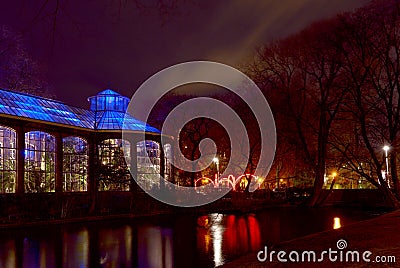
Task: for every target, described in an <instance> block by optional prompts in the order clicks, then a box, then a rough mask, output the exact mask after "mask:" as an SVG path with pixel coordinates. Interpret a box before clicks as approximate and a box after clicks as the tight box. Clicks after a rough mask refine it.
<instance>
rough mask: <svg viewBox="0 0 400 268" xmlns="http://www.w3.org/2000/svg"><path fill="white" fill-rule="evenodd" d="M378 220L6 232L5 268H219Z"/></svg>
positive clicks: (209, 218) (216, 219) (176, 222)
mask: <svg viewBox="0 0 400 268" xmlns="http://www.w3.org/2000/svg"><path fill="white" fill-rule="evenodd" d="M377 215H378V213H374V212H363V211H356V210H345V209H334V208H320V209H309V208H291V207H285V208H271V209H267V210H265V211H263V212H258V213H255V214H239V215H233V214H217V213H214V214H208V215H202V216H189V215H174V216H157V217H147V218H142V219H130V220H126V219H125V220H112V221H101V222H98V221H97V222H85V223H79V224H65V225H51V226H43V227H35V228H25V229H13V230H0V267H6V268H13V267H26V268H35V267H40V268H43V267H71V268H78V267H126V268H127V267H143V268H152V267H155V268H161V267H215V266H218V265H222V264H224V263H226V262H228V261H231V260H233V259H235V258H239V257H240V256H242V255H245V254H247V253H250V252H252V251H259V250H260V249H262V248H263V247H264V246H265V245H267V246H271V245H273V244H276V243H278V242H280V241H285V240H289V239H293V238H296V237H300V236H304V235H307V234H310V233H315V232H319V231H323V230H329V229H334V228H339V227H341V226H343V225H347V224H350V223H354V222H357V221H360V220H364V219H369V218H372V217H374V216H377Z"/></svg>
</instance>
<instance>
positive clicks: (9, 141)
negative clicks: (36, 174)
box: [0, 125, 17, 194]
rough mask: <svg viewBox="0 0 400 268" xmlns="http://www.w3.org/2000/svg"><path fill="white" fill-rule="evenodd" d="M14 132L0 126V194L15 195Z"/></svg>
mask: <svg viewBox="0 0 400 268" xmlns="http://www.w3.org/2000/svg"><path fill="white" fill-rule="evenodd" d="M16 136H17V135H16V132H15V130H14V129H12V128H8V127H5V126H1V125H0V193H2V194H3V193H15V180H16V175H17V165H16V154H17V153H16Z"/></svg>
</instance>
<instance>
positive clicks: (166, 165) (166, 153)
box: [164, 144, 172, 181]
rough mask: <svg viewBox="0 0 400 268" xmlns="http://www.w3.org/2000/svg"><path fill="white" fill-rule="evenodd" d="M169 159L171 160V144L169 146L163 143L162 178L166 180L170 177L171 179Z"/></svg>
mask: <svg viewBox="0 0 400 268" xmlns="http://www.w3.org/2000/svg"><path fill="white" fill-rule="evenodd" d="M171 161H172V146H171V144H165V145H164V178H165V179H166V180H168V181H171V179H172V170H171Z"/></svg>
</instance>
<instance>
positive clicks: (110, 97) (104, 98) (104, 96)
mask: <svg viewBox="0 0 400 268" xmlns="http://www.w3.org/2000/svg"><path fill="white" fill-rule="evenodd" d="M88 101H89V102H90V110H92V111H97V112H100V111H116V112H123V113H125V111H126V109H127V108H128V104H129V101H130V99H129V98H127V97H125V96H122V95H121V94H119V93H117V92H115V91H113V90H111V89H106V90H103V91H101V92H99V93H98V94H97V95H96V96H92V97H89V98H88Z"/></svg>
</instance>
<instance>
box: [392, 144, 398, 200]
mask: <svg viewBox="0 0 400 268" xmlns="http://www.w3.org/2000/svg"><path fill="white" fill-rule="evenodd" d="M390 156H391V157H390V178H391V179H392V182H393V190H394V193H395V195H396V196H397V198H400V192H399V191H400V189H399V178H398V175H397V159H396V152H392V153H391V154H390Z"/></svg>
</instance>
